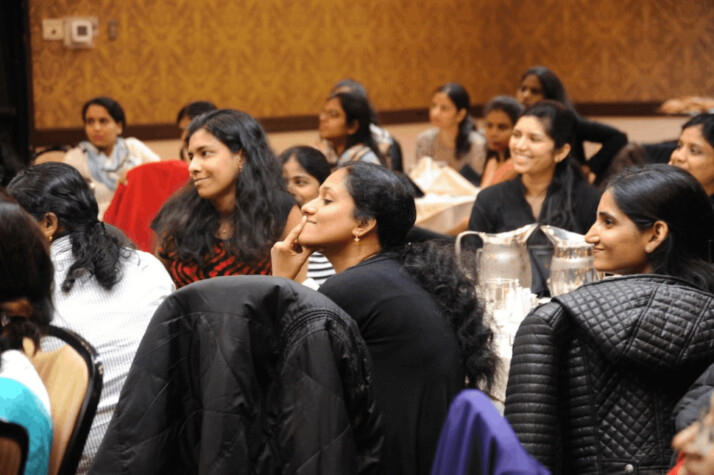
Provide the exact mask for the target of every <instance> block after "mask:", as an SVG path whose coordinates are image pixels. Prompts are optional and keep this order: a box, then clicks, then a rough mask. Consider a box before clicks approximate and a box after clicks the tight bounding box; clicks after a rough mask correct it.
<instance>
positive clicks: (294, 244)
mask: <svg viewBox="0 0 714 475" xmlns="http://www.w3.org/2000/svg"><path fill="white" fill-rule="evenodd" d="M306 222H307V216H303V217H302V219H301V220H300V222H299V223H298V225H297V226H295V227H294V228H293V229H291V230H290V232H289V233H288V235H287V236H285V239H283V241H282V242H283V243H285V246H286V247H287V249H290V250H293V251H294V252H302V248H301V247H300V244H299V243H298V237H300V233H301V232H302V230H303V228H304V227H305V223H306Z"/></svg>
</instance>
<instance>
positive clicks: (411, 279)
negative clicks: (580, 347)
mask: <svg viewBox="0 0 714 475" xmlns="http://www.w3.org/2000/svg"><path fill="white" fill-rule="evenodd" d="M303 213H304V214H305V217H304V219H303V222H302V223H300V225H299V226H297V227H296V228H294V229H293V230H292V231H291V232H290V234H289V235H288V236H287V237H286V239H285V240H284V241H281V242H279V243H277V244H276V245H275V246H274V247H273V252H272V255H273V272H274V274H276V275H281V276H284V277H289V278H295V275H296V273H297V271H298V269H299V268H300V267H301V266H302V264H303V263H304V262H305V260H306V259H307V258H308V255H309V254H310V252H311V251H313V250H316V249H319V250H320V251H321V252H322V253H323V254H324V255H325V256H326V257H327V258H328V259H329V260H330V262H331V263H332V265H333V266H334V268H335V271H336V272H337V274H336V275H335V276H333V277H330V278H329V279H327V281H326V282H325V283H324V284H323V285H322V286H321V287H320V292H322V293H324V294H325V295H327V296H328V297H330V298H331V299H332V300H333V301H335V302H336V303H337V304H338V305H339V306H340V307H342V308H343V309H344V310H345V311H346V312H347V313H349V314H350V315H351V316H352V318H354V319H355V321H356V322H357V324H358V325H359V328H360V332H361V334H362V336H363V337H364V339H365V342H366V343H367V347H368V348H369V350H370V353H371V356H372V360H373V363H374V372H375V384H376V387H377V402H378V404H379V406H380V409H381V410H382V412H383V414H384V418H385V432H386V439H387V441H386V447H385V455H384V458H385V462H386V469H387V470H386V473H429V471H430V470H431V464H432V459H433V456H434V453H435V450H436V445H437V442H438V438H439V432H440V430H441V425H442V424H443V422H444V419H445V417H446V413H447V410H448V406H449V403H450V402H451V400H452V399H453V397H454V396H455V395H456V394H457V393H458V391H459V390H461V389H463V388H464V385H465V384H464V377H466V378H467V383H466V385H467V386H470V387H482V388H488V387H489V386H490V384H491V382H492V380H493V375H494V369H495V365H496V356H495V354H494V352H493V350H492V347H491V339H492V333H491V331H490V329H489V328H488V327H487V326H486V325H485V324H484V322H483V312H482V309H481V306H480V305H479V302H478V300H477V299H476V295H475V288H474V285H473V283H472V282H471V281H469V279H468V278H467V277H466V276H465V275H464V273H463V272H462V271H461V270H460V269H459V267H458V266H457V265H456V263H455V262H454V259H453V254H452V252H451V250H449V249H444V248H441V247H439V245H438V244H435V243H434V242H425V243H420V244H408V243H407V241H406V236H407V232H408V231H409V230H410V229H411V227H412V226H413V224H414V220H415V219H416V208H415V205H414V199H413V197H412V195H411V193H410V190H409V189H408V187H407V186H406V185H405V183H404V182H403V181H402V180H400V179H399V177H397V176H396V175H395V174H394V173H393V172H391V171H390V170H388V169H386V168H384V167H379V166H375V165H372V164H366V163H353V164H349V165H347V166H346V167H344V168H342V169H338V170H337V171H335V172H334V173H333V174H332V175H330V176H329V177H328V178H327V180H325V182H324V183H323V184H322V186H321V187H320V195H319V197H318V198H316V199H315V200H313V201H311V202H309V203H306V204H305V205H304V206H303Z"/></svg>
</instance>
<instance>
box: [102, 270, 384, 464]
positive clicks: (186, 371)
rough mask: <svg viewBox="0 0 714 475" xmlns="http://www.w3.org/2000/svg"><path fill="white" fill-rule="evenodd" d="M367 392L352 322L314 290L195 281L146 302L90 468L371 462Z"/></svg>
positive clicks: (270, 282) (373, 443)
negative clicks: (144, 323)
mask: <svg viewBox="0 0 714 475" xmlns="http://www.w3.org/2000/svg"><path fill="white" fill-rule="evenodd" d="M372 391H373V389H372V385H371V365H370V360H369V353H368V352H367V347H366V345H365V343H364V340H362V338H361V337H360V334H359V329H358V328H357V324H356V323H355V322H354V321H353V320H352V319H350V318H349V316H347V314H346V313H344V311H343V310H341V309H340V308H339V307H338V306H337V305H336V304H335V303H333V302H332V301H331V300H329V299H328V298H327V297H325V296H324V295H322V294H319V293H317V292H315V291H313V290H310V289H308V288H307V287H305V286H303V285H301V284H297V283H295V282H292V281H288V280H286V279H281V278H278V277H269V276H233V277H216V278H213V279H208V280H203V281H200V282H196V283H193V284H191V285H187V286H186V287H183V288H181V289H179V290H177V291H176V292H174V293H173V294H172V295H170V296H169V297H167V298H166V300H164V302H163V303H162V304H161V306H159V308H158V309H157V310H156V313H154V317H153V318H152V320H151V323H150V324H149V327H148V328H147V330H146V333H145V335H144V338H143V340H142V341H141V344H140V345H139V349H138V350H137V352H136V356H135V357H134V361H133V363H132V366H131V369H130V371H129V375H128V376H127V379H126V382H125V383H124V387H123V389H122V391H121V395H120V397H119V403H118V404H117V407H116V409H115V410H114V414H113V416H112V420H111V422H110V423H109V427H108V428H107V432H106V434H105V436H104V439H103V440H102V444H101V446H100V447H99V451H98V452H97V455H96V456H95V458H94V462H93V465H92V467H91V469H90V474H92V473H96V474H102V475H107V474H113V473H117V474H119V473H236V474H250V473H326V474H327V473H329V474H332V473H360V472H361V471H365V472H367V471H369V470H370V469H371V470H373V471H374V470H375V467H374V466H375V465H376V464H378V463H379V454H380V450H381V446H382V444H383V439H384V437H383V435H382V432H381V427H380V424H379V423H380V418H379V414H378V411H377V408H376V402H375V401H374V398H373V392H372Z"/></svg>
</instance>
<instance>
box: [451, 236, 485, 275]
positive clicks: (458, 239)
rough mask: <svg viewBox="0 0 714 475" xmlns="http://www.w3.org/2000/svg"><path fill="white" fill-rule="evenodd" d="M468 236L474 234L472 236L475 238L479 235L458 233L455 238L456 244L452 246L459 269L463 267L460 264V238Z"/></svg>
mask: <svg viewBox="0 0 714 475" xmlns="http://www.w3.org/2000/svg"><path fill="white" fill-rule="evenodd" d="M469 234H474V235H476V236H478V235H479V233H478V232H477V231H463V232H460V233H459V234H458V236H456V243H455V245H454V251H455V253H456V262H457V263H458V264H459V265H460V266H461V267H463V265H462V263H461V238H463V237H464V236H467V235H469Z"/></svg>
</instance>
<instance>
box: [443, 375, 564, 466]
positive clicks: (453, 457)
mask: <svg viewBox="0 0 714 475" xmlns="http://www.w3.org/2000/svg"><path fill="white" fill-rule="evenodd" d="M431 474H432V475H442V474H443V475H447V474H448V475H459V474H488V475H499V474H501V475H506V474H508V475H526V474H527V475H550V472H549V471H548V470H547V469H546V468H545V467H543V466H542V465H541V464H540V463H538V462H537V461H536V460H535V459H534V458H533V457H531V456H530V455H529V454H528V452H526V450H525V449H524V448H523V446H522V445H521V443H520V442H519V441H518V437H517V436H516V434H515V433H514V432H513V429H511V426H510V425H509V424H508V421H507V420H506V419H505V418H504V417H503V416H501V415H500V414H499V413H498V411H497V410H496V408H495V407H494V406H493V403H492V402H491V401H490V400H489V399H488V397H486V395H485V394H483V393H482V392H481V391H478V390H476V389H466V390H464V391H461V392H460V393H459V395H458V396H456V398H455V399H454V402H453V403H451V407H450V408H449V414H448V416H447V418H446V422H445V423H444V427H443V428H442V429H441V437H440V438H439V447H438V449H437V451H436V457H435V458H434V466H433V468H432V470H431Z"/></svg>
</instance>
